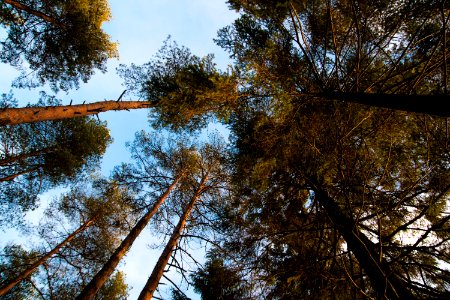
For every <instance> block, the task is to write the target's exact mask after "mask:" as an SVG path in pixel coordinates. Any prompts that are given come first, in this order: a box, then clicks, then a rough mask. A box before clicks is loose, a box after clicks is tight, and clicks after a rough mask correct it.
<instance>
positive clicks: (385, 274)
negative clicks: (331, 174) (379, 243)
mask: <svg viewBox="0 0 450 300" xmlns="http://www.w3.org/2000/svg"><path fill="white" fill-rule="evenodd" d="M313 185H314V188H313V190H314V193H315V197H316V199H317V200H318V202H319V204H320V205H321V206H322V207H323V208H324V209H325V211H326V212H327V214H328V216H329V218H330V219H331V221H332V222H333V223H334V226H335V227H336V229H337V230H338V231H339V232H340V233H341V234H342V236H343V238H344V240H345V242H346V243H347V247H348V249H349V250H350V251H352V252H353V254H354V255H355V257H356V259H357V260H358V262H359V264H360V265H361V267H362V268H363V269H364V271H365V272H366V274H367V276H368V277H369V280H370V282H371V283H372V286H373V288H374V290H375V291H376V293H377V298H378V299H386V298H387V299H390V300H394V299H399V300H400V299H405V300H407V299H416V298H415V297H414V296H413V295H412V293H411V292H410V291H409V290H408V289H407V288H406V287H405V286H404V284H403V282H402V281H401V280H400V279H399V278H398V277H397V276H396V275H395V273H394V272H392V271H391V270H390V268H389V266H388V265H387V264H386V262H385V261H384V260H383V259H382V257H380V254H379V253H378V251H377V248H376V246H375V244H374V243H373V242H372V241H371V240H369V238H367V236H365V235H364V234H363V233H361V232H360V231H359V230H358V229H357V227H356V226H355V224H354V222H353V221H352V219H351V218H350V217H348V216H347V215H345V214H344V213H343V212H342V210H341V208H340V207H339V206H338V205H337V203H336V202H335V201H334V200H333V199H332V198H331V197H330V196H329V195H328V193H327V192H326V191H325V190H323V189H321V188H320V187H319V185H318V184H313Z"/></svg>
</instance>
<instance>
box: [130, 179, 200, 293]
mask: <svg viewBox="0 0 450 300" xmlns="http://www.w3.org/2000/svg"><path fill="white" fill-rule="evenodd" d="M207 180H208V176H207V175H206V176H204V177H203V178H202V181H201V182H200V185H199V186H198V188H197V190H196V191H195V194H194V196H193V197H192V198H191V201H190V202H189V204H188V205H187V207H186V209H185V210H184V212H183V214H182V216H181V217H180V221H179V222H178V224H177V226H176V227H175V229H174V231H173V233H172V236H171V237H170V239H169V241H168V242H167V245H166V247H165V248H164V251H163V253H162V254H161V256H160V257H159V259H158V262H157V263H156V266H155V267H154V269H153V272H152V274H151V275H150V278H149V279H148V280H147V283H146V284H145V286H144V288H143V289H142V291H141V293H140V295H139V297H138V300H144V299H145V300H148V299H151V298H152V297H153V293H154V292H155V290H156V288H157V287H158V283H159V280H160V279H161V277H162V275H163V273H164V269H165V267H166V265H167V262H168V261H169V259H170V256H171V255H172V252H173V249H174V248H175V246H176V245H177V243H178V239H179V238H180V235H181V232H182V230H183V228H184V226H185V225H186V221H187V219H188V217H189V215H190V214H191V211H192V209H193V207H194V205H195V203H196V202H197V200H198V198H199V197H200V195H201V193H202V192H203V189H204V186H205V183H206V181H207Z"/></svg>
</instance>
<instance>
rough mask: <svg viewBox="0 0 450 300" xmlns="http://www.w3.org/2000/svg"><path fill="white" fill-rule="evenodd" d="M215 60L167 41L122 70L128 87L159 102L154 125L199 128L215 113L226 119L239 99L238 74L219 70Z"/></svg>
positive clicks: (152, 115)
mask: <svg viewBox="0 0 450 300" xmlns="http://www.w3.org/2000/svg"><path fill="white" fill-rule="evenodd" d="M212 60H213V56H212V55H208V56H206V57H203V58H199V57H197V56H195V55H192V54H191V53H190V51H189V50H188V49H187V48H185V47H179V46H178V45H177V44H176V43H170V41H169V40H167V41H166V42H165V44H164V46H163V47H162V48H161V49H160V50H159V52H158V54H157V55H156V56H155V58H154V59H153V60H151V61H150V62H148V63H146V64H144V65H142V66H136V65H134V64H132V65H131V66H130V67H127V66H124V65H122V66H121V67H120V68H119V70H118V71H119V74H120V75H121V77H123V78H124V80H125V84H126V85H127V87H128V89H130V90H132V91H134V92H135V93H136V94H137V95H138V96H139V97H140V98H143V99H146V100H147V101H151V102H153V103H155V104H157V105H156V107H155V108H154V110H153V111H152V113H151V115H150V119H151V121H152V123H153V125H155V126H156V127H161V126H168V127H170V128H171V129H174V130H180V129H182V128H188V129H190V130H195V129H197V128H199V127H203V126H205V125H206V124H207V121H208V120H210V119H211V117H212V116H215V117H216V118H218V119H220V120H225V119H226V118H227V116H228V115H229V112H230V110H231V109H232V108H233V106H234V105H235V102H236V101H237V100H236V99H237V98H236V95H235V92H236V82H235V80H234V77H233V76H228V75H227V74H225V73H221V72H219V71H218V70H216V68H215V65H214V63H213V61H212Z"/></svg>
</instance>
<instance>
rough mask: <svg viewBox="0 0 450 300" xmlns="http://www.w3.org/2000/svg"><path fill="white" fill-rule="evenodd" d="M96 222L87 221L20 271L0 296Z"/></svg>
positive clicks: (0, 290) (2, 288)
mask: <svg viewBox="0 0 450 300" xmlns="http://www.w3.org/2000/svg"><path fill="white" fill-rule="evenodd" d="M93 223H94V218H91V219H90V220H88V221H86V222H85V223H84V224H83V225H81V226H80V227H79V228H78V229H77V230H75V231H74V232H73V233H71V234H70V235H69V236H68V237H67V238H66V239H65V240H64V241H62V242H61V243H59V244H58V245H57V246H56V247H55V248H53V249H52V250H51V251H50V252H47V254H45V255H44V256H42V257H41V258H40V259H38V260H37V261H36V262H35V263H33V264H32V265H31V266H29V267H28V268H27V269H26V270H25V271H23V272H22V273H20V274H19V275H18V276H17V277H16V278H14V279H12V280H10V281H8V282H7V283H6V284H5V285H4V286H2V287H1V288H0V296H3V295H5V294H6V293H7V292H8V291H9V290H11V289H12V288H13V287H14V286H15V285H16V284H18V283H19V282H21V281H22V280H24V279H25V278H27V277H28V276H29V275H30V274H31V273H33V271H34V270H35V269H36V268H37V267H39V266H40V265H42V264H43V263H44V262H45V261H46V260H47V259H49V258H50V257H51V256H52V255H53V254H55V253H56V252H58V251H59V249H61V248H62V247H64V246H65V245H67V244H68V243H69V242H70V241H71V240H73V239H74V238H75V237H76V236H77V235H78V234H79V233H80V232H82V231H83V230H85V229H87V228H88V227H89V226H91V225H92V224H93Z"/></svg>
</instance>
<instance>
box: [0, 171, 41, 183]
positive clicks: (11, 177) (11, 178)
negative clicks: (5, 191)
mask: <svg viewBox="0 0 450 300" xmlns="http://www.w3.org/2000/svg"><path fill="white" fill-rule="evenodd" d="M36 170H37V168H34V169H28V170H25V171H22V172H19V173H15V174H12V175H9V176H6V177H3V178H0V182H4V181H11V180H13V179H14V178H16V177H19V176H20V175H23V174H28V173H31V172H34V171H36Z"/></svg>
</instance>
